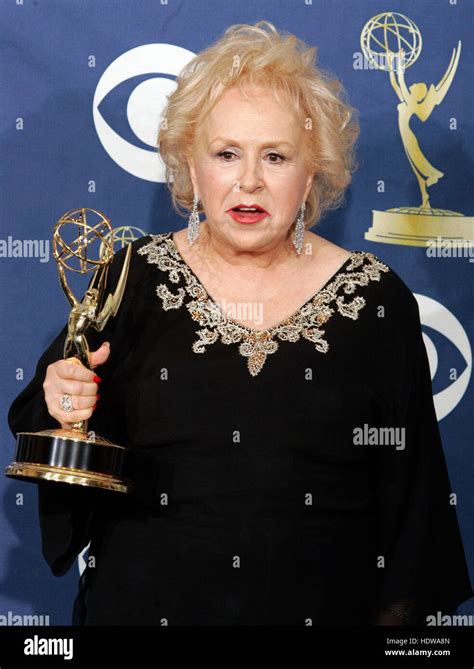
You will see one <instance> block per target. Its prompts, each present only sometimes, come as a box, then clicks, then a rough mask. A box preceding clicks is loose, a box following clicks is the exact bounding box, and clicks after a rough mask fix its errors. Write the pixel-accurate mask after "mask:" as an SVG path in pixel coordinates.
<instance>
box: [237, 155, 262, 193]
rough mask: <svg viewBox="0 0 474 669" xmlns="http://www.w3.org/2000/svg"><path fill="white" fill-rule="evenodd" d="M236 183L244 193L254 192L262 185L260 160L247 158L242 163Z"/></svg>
mask: <svg viewBox="0 0 474 669" xmlns="http://www.w3.org/2000/svg"><path fill="white" fill-rule="evenodd" d="M238 181H239V184H240V187H241V188H242V190H246V191H254V190H255V189H256V188H257V187H258V186H261V185H262V184H263V172H262V165H261V163H260V158H255V159H254V158H247V159H245V160H243V161H242V170H241V174H240V178H239V180H238Z"/></svg>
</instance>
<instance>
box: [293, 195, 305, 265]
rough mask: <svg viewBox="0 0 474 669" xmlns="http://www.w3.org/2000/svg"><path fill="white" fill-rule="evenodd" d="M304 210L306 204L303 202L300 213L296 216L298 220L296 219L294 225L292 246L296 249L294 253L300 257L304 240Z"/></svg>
mask: <svg viewBox="0 0 474 669" xmlns="http://www.w3.org/2000/svg"><path fill="white" fill-rule="evenodd" d="M305 209H306V203H305V202H303V203H302V205H301V207H300V211H299V214H298V218H297V219H296V224H295V235H294V237H293V244H294V246H295V248H296V253H297V254H298V255H300V253H301V249H302V248H303V240H304V211H305Z"/></svg>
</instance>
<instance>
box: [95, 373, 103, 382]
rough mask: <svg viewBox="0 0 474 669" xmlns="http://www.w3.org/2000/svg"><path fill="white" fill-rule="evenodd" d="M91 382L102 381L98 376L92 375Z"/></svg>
mask: <svg viewBox="0 0 474 669" xmlns="http://www.w3.org/2000/svg"><path fill="white" fill-rule="evenodd" d="M93 381H95V383H100V382H101V381H102V379H101V378H100V376H96V375H95V374H94V378H93Z"/></svg>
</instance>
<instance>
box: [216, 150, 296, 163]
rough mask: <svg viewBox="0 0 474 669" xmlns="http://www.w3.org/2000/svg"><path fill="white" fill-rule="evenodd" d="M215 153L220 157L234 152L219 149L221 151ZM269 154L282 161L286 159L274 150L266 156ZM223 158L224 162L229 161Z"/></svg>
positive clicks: (231, 154) (274, 161) (275, 161)
mask: <svg viewBox="0 0 474 669" xmlns="http://www.w3.org/2000/svg"><path fill="white" fill-rule="evenodd" d="M217 155H218V156H222V157H224V156H235V153H232V151H221V152H220V153H218V154H217ZM269 156H275V157H276V158H279V159H280V160H281V161H282V162H283V161H284V160H286V158H285V157H284V156H282V155H280V154H279V153H276V152H275V151H272V152H271V153H268V154H267V158H268V157H269ZM224 160H225V162H230V161H229V160H227V159H224ZM270 162H271V163H278V161H277V160H270Z"/></svg>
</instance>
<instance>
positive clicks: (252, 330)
mask: <svg viewBox="0 0 474 669" xmlns="http://www.w3.org/2000/svg"><path fill="white" fill-rule="evenodd" d="M167 234H168V233H167ZM169 235H170V236H169V241H170V242H171V244H172V246H173V249H174V251H175V252H176V255H177V256H179V258H180V260H181V262H182V263H184V264H185V265H186V267H187V268H188V269H189V272H190V273H191V274H192V275H193V277H194V278H195V279H196V282H197V283H198V284H199V286H200V287H201V288H202V290H203V292H204V293H205V294H206V296H207V299H208V301H209V304H210V306H211V307H212V308H213V309H216V310H219V311H220V313H221V314H222V317H223V319H225V320H226V321H229V322H230V323H233V324H234V325H238V326H239V327H241V328H243V329H244V330H248V331H249V332H250V333H258V332H272V331H274V330H276V329H278V328H279V327H281V326H282V325H284V324H285V323H288V322H289V321H290V320H291V319H293V318H295V316H296V315H297V314H298V313H299V312H300V311H301V310H302V309H304V307H305V306H306V305H307V304H308V303H309V302H311V301H312V300H314V298H315V297H316V296H317V294H318V293H319V292H320V291H322V290H324V288H326V286H327V285H328V284H329V283H330V282H331V281H332V280H333V279H334V277H335V276H336V275H337V274H339V272H341V271H342V270H343V269H344V267H345V266H346V265H347V264H348V263H349V261H350V260H351V258H352V256H353V255H355V254H356V253H357V251H352V252H351V254H350V255H349V256H348V257H347V258H346V260H345V261H344V262H343V263H342V264H341V265H339V267H338V268H337V270H336V271H335V272H334V273H333V274H332V275H331V276H330V277H329V279H328V280H327V281H326V282H325V283H324V284H323V285H322V286H321V287H320V288H319V289H318V290H317V291H316V292H315V293H313V294H312V295H311V297H309V298H308V299H307V300H306V302H303V304H302V305H301V306H300V307H298V309H296V310H295V311H293V312H292V313H291V314H290V315H289V316H286V317H285V318H283V319H282V320H281V321H280V322H279V323H276V324H275V325H271V326H270V327H268V328H261V329H260V330H257V329H256V328H251V327H248V326H247V325H244V324H243V323H240V322H239V321H237V320H234V319H233V318H229V316H227V315H226V314H224V312H223V311H222V309H221V308H220V306H219V304H218V302H217V301H216V300H214V299H213V298H212V296H211V295H210V293H209V291H208V290H207V289H206V288H204V286H203V285H202V283H201V281H200V280H199V278H198V277H197V275H196V274H195V273H194V271H193V270H192V269H191V267H190V266H189V265H188V263H187V262H186V260H185V259H184V258H183V256H182V255H181V253H180V251H179V249H178V246H177V244H176V242H175V240H174V239H173V233H172V232H170V233H169Z"/></svg>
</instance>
